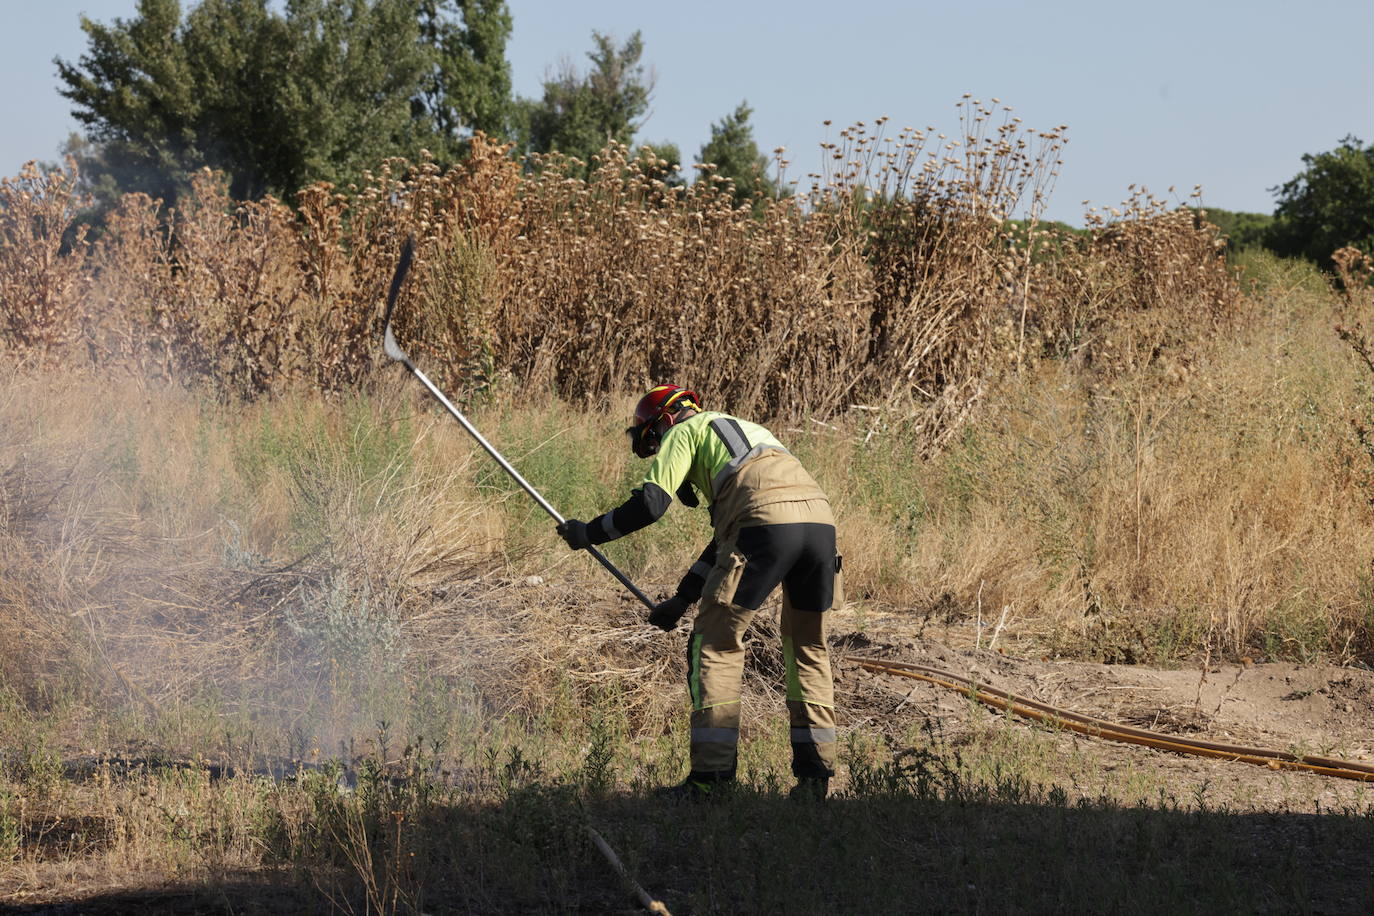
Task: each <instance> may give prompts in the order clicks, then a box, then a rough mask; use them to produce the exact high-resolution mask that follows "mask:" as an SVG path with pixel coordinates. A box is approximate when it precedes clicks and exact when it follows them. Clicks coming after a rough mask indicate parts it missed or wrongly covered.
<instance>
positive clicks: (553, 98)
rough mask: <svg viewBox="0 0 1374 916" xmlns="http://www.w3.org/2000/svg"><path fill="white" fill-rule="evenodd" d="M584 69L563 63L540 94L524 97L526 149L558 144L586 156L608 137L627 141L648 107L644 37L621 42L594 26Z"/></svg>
mask: <svg viewBox="0 0 1374 916" xmlns="http://www.w3.org/2000/svg"><path fill="white" fill-rule="evenodd" d="M592 43H593V45H594V47H593V49H592V50H591V51H589V52H588V53H587V57H588V59H589V60H590V61H591V62H592V67H591V69H590V70H589V71H588V72H587V73H585V74H583V73H580V72H578V70H577V69H576V68H575V67H573V66H572V65H571V64H568V65H565V66H564V67H563V69H562V71H561V72H560V73H559V74H558V76H556V77H555V78H554V79H551V80H546V81H545V83H544V97H543V98H542V99H541V100H539V101H533V100H529V99H526V100H523V101H522V103H521V106H520V107H521V111H520V113H519V120H520V121H521V128H522V130H521V132H522V133H523V135H524V136H523V145H524V147H525V148H526V150H527V151H529V152H534V153H547V152H552V151H554V150H557V151H558V152H560V153H563V154H565V155H568V156H573V157H576V158H578V159H580V160H582V161H583V162H590V161H591V158H592V156H593V155H595V154H596V153H598V152H600V151H601V150H602V149H603V148H605V146H606V145H607V144H608V143H610V142H611V141H616V142H618V143H624V144H626V145H628V144H629V143H630V141H631V140H632V139H633V138H634V135H635V131H636V130H638V129H639V126H640V123H641V121H640V119H641V118H642V117H643V116H644V114H645V113H646V112H648V110H649V99H650V98H651V96H652V94H653V74H652V73H649V72H646V71H645V68H644V65H643V64H641V63H640V57H641V56H643V54H644V40H643V38H642V37H641V36H640V33H639V32H635V33H634V34H633V35H631V36H630V38H629V39H628V40H627V41H626V42H625V43H624V44H623V45H621V46H620V47H619V48H617V47H616V46H615V41H614V39H613V38H612V37H610V36H608V35H603V34H602V33H600V32H592Z"/></svg>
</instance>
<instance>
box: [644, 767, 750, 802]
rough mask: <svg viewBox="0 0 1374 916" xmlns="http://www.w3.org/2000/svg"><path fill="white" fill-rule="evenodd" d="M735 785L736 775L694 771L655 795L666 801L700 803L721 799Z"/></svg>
mask: <svg viewBox="0 0 1374 916" xmlns="http://www.w3.org/2000/svg"><path fill="white" fill-rule="evenodd" d="M734 784H735V774H734V773H698V772H696V771H692V772H691V773H688V774H687V778H686V779H684V780H683V781H682V782H680V783H678V784H677V785H675V786H663V787H662V788H660V789H655V790H654V795H655V796H656V797H657V798H661V799H663V800H664V801H672V802H685V801H690V802H700V801H706V800H707V799H711V798H720V797H721V796H723V795H724V794H725V793H726V792H727V791H729V789H730V788H731V787H732V786H733V785H734Z"/></svg>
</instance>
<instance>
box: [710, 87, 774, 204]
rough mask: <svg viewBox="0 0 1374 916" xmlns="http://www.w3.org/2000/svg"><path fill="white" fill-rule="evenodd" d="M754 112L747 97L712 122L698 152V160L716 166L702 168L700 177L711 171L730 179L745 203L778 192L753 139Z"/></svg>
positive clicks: (740, 200) (738, 196)
mask: <svg viewBox="0 0 1374 916" xmlns="http://www.w3.org/2000/svg"><path fill="white" fill-rule="evenodd" d="M753 113H754V110H753V109H752V108H750V107H749V103H748V102H747V101H745V102H740V103H739V105H738V106H737V107H736V108H735V110H734V111H732V112H731V113H730V114H728V115H726V116H725V117H724V118H722V119H721V120H719V121H717V122H716V123H714V124H712V125H711V139H710V140H707V141H706V144H705V145H704V146H703V147H702V148H701V152H700V153H698V154H697V159H698V161H699V162H701V163H702V164H709V165H714V166H715V168H714V170H703V176H702V177H703V178H704V177H706V173H707V172H711V173H713V174H715V175H717V176H719V177H721V178H728V179H730V180H731V181H733V182H734V188H735V200H736V201H737V202H738V203H747V202H749V201H751V200H753V199H754V196H755V195H756V194H758V193H762V194H763V195H765V196H775V195H776V194H777V193H778V188H777V185H776V184H775V183H774V182H773V180H772V179H771V178H769V177H768V157H767V156H765V155H764V154H762V153H760V152H759V147H758V144H757V143H755V142H754V128H753V125H751V124H750V123H749V116H750V115H752V114H753Z"/></svg>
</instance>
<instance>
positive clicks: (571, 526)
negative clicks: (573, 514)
mask: <svg viewBox="0 0 1374 916" xmlns="http://www.w3.org/2000/svg"><path fill="white" fill-rule="evenodd" d="M554 530H555V531H557V532H558V536H559V537H561V538H562V539H563V540H565V541H567V542H568V546H569V547H571V548H572V549H573V550H586V549H587V548H588V547H590V546H592V542H591V541H589V540H587V523H586V522H579V521H578V520H577V519H575V518H570V519H568V520H567V521H566V522H564V523H563V524H561V525H559V526H558V527H557V528H555V529H554Z"/></svg>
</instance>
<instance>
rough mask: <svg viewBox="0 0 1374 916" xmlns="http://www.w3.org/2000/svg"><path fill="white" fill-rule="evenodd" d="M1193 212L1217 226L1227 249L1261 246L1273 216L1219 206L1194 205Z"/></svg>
mask: <svg viewBox="0 0 1374 916" xmlns="http://www.w3.org/2000/svg"><path fill="white" fill-rule="evenodd" d="M1192 209H1193V212H1194V213H1195V214H1197V215H1198V217H1199V218H1201V219H1205V220H1206V221H1207V222H1209V223H1211V224H1212V225H1213V226H1216V227H1217V230H1218V231H1219V232H1220V234H1221V236H1222V238H1224V239H1226V248H1227V250H1228V251H1232V252H1235V251H1240V250H1241V249H1243V248H1256V247H1263V246H1264V244H1265V240H1266V238H1267V237H1268V233H1269V230H1270V227H1271V226H1272V225H1273V224H1274V217H1272V216H1270V215H1269V214H1268V213H1245V212H1243V211H1239V210H1223V209H1221V208H1220V207H1194V208H1192Z"/></svg>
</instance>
